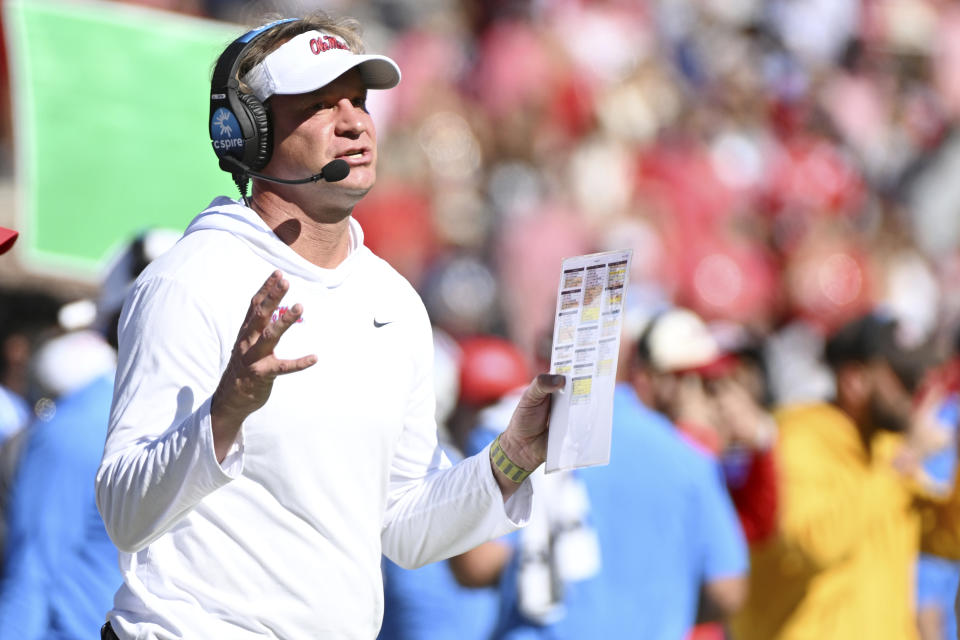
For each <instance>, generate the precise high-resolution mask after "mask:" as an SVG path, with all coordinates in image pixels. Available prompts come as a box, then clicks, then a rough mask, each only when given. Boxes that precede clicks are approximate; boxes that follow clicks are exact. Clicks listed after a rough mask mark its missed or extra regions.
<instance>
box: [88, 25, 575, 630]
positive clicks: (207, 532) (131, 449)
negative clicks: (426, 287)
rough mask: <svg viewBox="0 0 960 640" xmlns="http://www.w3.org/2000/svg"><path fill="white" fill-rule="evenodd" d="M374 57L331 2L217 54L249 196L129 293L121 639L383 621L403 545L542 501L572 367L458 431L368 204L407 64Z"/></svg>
mask: <svg viewBox="0 0 960 640" xmlns="http://www.w3.org/2000/svg"><path fill="white" fill-rule="evenodd" d="M361 52H362V45H361V43H360V40H359V38H358V36H357V32H356V26H355V23H354V22H352V21H344V20H335V19H331V18H328V17H327V16H325V15H322V14H315V15H312V16H309V17H307V18H303V19H292V20H284V21H278V22H275V23H271V24H270V25H266V26H264V27H261V28H259V29H255V30H254V31H251V32H249V33H247V34H245V35H244V36H241V38H239V39H238V40H237V41H235V42H234V43H233V44H231V45H230V46H229V47H228V48H227V49H226V50H225V51H224V53H223V54H222V55H221V57H220V59H219V61H218V64H217V67H216V69H215V71H214V76H213V82H212V91H211V110H210V112H211V123H210V125H211V138H212V139H213V146H214V150H215V151H216V152H217V154H218V156H219V157H220V165H221V168H224V169H225V170H227V171H229V172H230V173H232V174H233V175H234V179H235V181H236V182H237V185H238V187H240V189H241V195H242V196H243V197H242V199H241V200H231V199H229V198H226V197H220V198H217V199H216V200H214V201H213V203H212V204H211V205H210V207H209V208H207V209H206V210H205V211H203V212H202V213H201V214H200V215H199V216H197V218H195V219H194V221H193V222H192V223H191V224H190V225H189V227H188V228H187V230H186V233H185V234H184V236H183V237H182V238H181V239H180V241H179V242H178V243H177V244H176V245H175V246H174V247H173V248H172V249H171V250H169V251H168V252H167V253H166V254H164V255H163V256H161V257H160V258H158V259H157V260H155V261H154V262H153V263H151V264H150V266H149V267H147V269H146V270H145V271H144V272H143V274H142V275H141V276H140V278H139V279H138V280H137V282H136V284H135V285H134V287H133V289H132V290H131V291H130V293H129V294H128V296H127V298H126V302H125V304H124V310H123V314H122V316H121V319H120V328H119V336H120V349H119V362H118V370H117V380H116V389H115V392H114V400H113V407H112V410H111V416H110V426H109V433H108V435H107V441H106V445H105V447H104V453H103V459H102V461H101V465H100V469H99V471H98V473H97V480H96V489H97V504H98V507H99V509H100V513H101V514H102V516H103V520H104V523H105V524H106V528H107V531H108V532H109V534H110V537H111V538H112V539H113V541H114V542H115V543H116V545H117V547H118V548H119V549H120V552H121V553H120V565H121V570H122V573H123V578H124V583H123V586H122V587H121V588H120V590H119V591H118V593H117V595H116V598H115V601H114V608H113V610H112V611H111V612H110V613H109V614H108V616H107V624H106V625H104V629H103V630H102V635H103V637H106V638H124V639H125V638H137V639H146V638H158V639H167V638H231V639H232V640H243V639H245V638H283V639H296V638H367V639H369V638H373V637H375V636H376V634H377V630H378V628H379V626H380V621H381V616H382V609H383V593H382V591H383V590H382V584H381V574H380V555H381V551H382V553H383V554H385V555H386V556H387V557H389V558H391V559H392V560H393V561H395V562H396V563H397V564H399V565H401V566H405V567H415V566H419V565H422V564H425V563H428V562H432V561H435V560H439V559H441V558H445V557H449V556H451V555H455V554H458V553H461V552H463V551H465V550H467V549H470V548H472V547H475V546H477V545H478V544H480V543H482V542H484V541H486V540H489V539H492V538H496V537H498V536H500V535H503V534H504V533H507V532H508V531H510V530H513V529H515V528H516V527H518V526H521V525H522V524H524V522H525V521H526V519H527V518H528V517H529V513H530V503H531V499H532V495H531V489H530V485H529V481H526V480H525V478H526V476H527V475H528V474H529V472H531V471H533V470H534V469H535V468H536V467H538V466H539V465H540V464H541V463H542V462H543V460H544V458H545V453H546V433H547V424H548V417H549V416H548V414H549V407H550V394H551V393H552V392H554V391H556V390H558V389H560V388H561V387H562V385H563V384H564V378H563V377H562V376H555V375H553V376H552V375H547V374H542V375H540V376H538V377H537V378H536V379H535V380H534V381H533V382H532V383H531V385H530V386H529V388H528V389H527V390H526V392H525V394H524V396H523V398H522V400H521V402H520V406H519V407H518V409H517V411H516V413H515V414H514V416H513V419H512V420H511V422H510V425H509V427H508V428H507V429H506V430H505V431H504V432H503V433H502V434H501V436H500V437H499V439H498V441H497V442H495V443H493V444H492V445H491V447H490V448H489V449H488V450H487V451H484V452H483V453H481V454H479V455H477V456H474V457H472V458H468V459H466V460H464V461H462V462H461V463H459V464H457V465H455V466H452V465H451V464H450V462H449V461H448V460H447V458H446V457H445V456H444V455H443V453H442V452H441V450H440V449H439V448H438V446H437V432H436V425H435V422H434V396H433V386H432V379H431V377H432V370H431V369H432V339H431V330H430V324H429V322H428V318H427V314H426V311H425V309H424V307H423V304H422V303H421V301H420V298H419V296H418V295H417V294H416V292H415V291H414V290H413V288H412V287H411V286H410V285H409V284H408V283H407V282H406V280H404V279H403V278H402V277H401V276H400V275H399V274H398V273H397V272H396V271H394V270H393V269H392V268H391V267H390V266H389V265H387V264H386V263H385V262H384V261H383V260H381V259H379V258H377V257H376V256H374V255H373V254H372V253H371V252H370V251H369V250H368V249H367V248H366V247H364V245H363V231H362V230H361V228H360V226H359V225H358V224H357V222H356V221H355V220H353V219H352V217H351V215H350V213H351V210H352V208H353V206H354V205H355V204H356V203H357V202H358V201H359V200H360V199H361V198H362V197H363V196H364V194H366V193H367V191H368V190H369V189H370V188H371V187H372V186H373V184H374V180H375V177H376V160H377V146H376V131H375V129H374V125H373V122H372V120H371V118H370V115H369V114H368V113H367V111H366V109H365V99H366V93H367V90H368V89H386V88H390V87H392V86H394V85H396V84H397V82H399V79H400V72H399V69H397V66H396V64H395V63H394V62H393V61H392V60H390V59H389V58H386V57H383V56H372V55H363V54H362V53H361ZM334 161H336V162H334ZM331 163H332V164H331ZM344 164H345V165H346V167H345V166H344ZM346 168H348V169H349V171H348V172H347V171H345V169H346ZM261 170H262V173H260V171H261ZM344 174H346V175H345V176H344ZM249 177H252V178H253V184H252V192H251V195H250V196H249V197H247V196H246V187H247V179H248V178H249ZM284 181H286V182H284ZM261 282H262V283H263V284H262V286H261V287H260V288H259V290H256V291H255V293H254V295H253V298H252V300H251V299H250V297H249V296H250V294H251V293H252V292H253V291H254V290H255V289H256V286H257V285H258V284H259V283H261ZM287 301H290V302H287Z"/></svg>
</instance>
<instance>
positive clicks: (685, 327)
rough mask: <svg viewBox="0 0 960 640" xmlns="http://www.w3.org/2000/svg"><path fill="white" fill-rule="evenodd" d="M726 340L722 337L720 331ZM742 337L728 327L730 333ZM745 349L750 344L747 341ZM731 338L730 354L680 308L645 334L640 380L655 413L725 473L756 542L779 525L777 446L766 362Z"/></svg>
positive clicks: (662, 316)
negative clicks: (774, 444)
mask: <svg viewBox="0 0 960 640" xmlns="http://www.w3.org/2000/svg"><path fill="white" fill-rule="evenodd" d="M717 331H718V333H719V329H718V330H717ZM734 331H735V328H733V327H727V333H728V334H730V333H732V332H734ZM736 339H739V340H741V341H743V340H746V339H747V338H746V337H745V336H740V337H739V338H736ZM736 339H735V338H732V337H730V336H729V335H728V338H727V340H728V344H727V345H726V347H727V350H726V351H724V350H723V349H721V346H720V342H719V340H718V339H717V337H716V336H715V335H714V333H713V332H712V331H711V330H710V328H709V327H708V326H707V324H706V323H705V322H704V321H703V320H702V319H701V318H700V317H698V316H697V315H696V314H694V313H693V312H691V311H689V310H687V309H683V308H674V309H669V310H666V311H663V312H661V313H659V314H657V315H655V316H654V317H653V318H652V319H651V320H650V322H649V323H648V324H647V326H646V328H645V329H644V331H643V332H642V334H641V336H640V339H639V344H638V349H637V351H638V354H639V358H640V360H641V362H642V363H643V365H644V367H643V370H644V375H638V376H636V380H638V384H640V385H641V386H642V388H643V389H644V396H645V397H647V398H649V402H650V403H651V405H650V406H651V407H652V408H653V409H655V410H658V411H660V412H662V413H664V415H666V416H667V417H668V418H670V419H671V420H672V421H673V422H674V423H675V424H676V425H677V427H678V428H679V429H680V431H681V433H683V434H684V436H686V437H688V438H689V439H690V441H691V442H693V443H694V444H695V445H697V446H698V447H699V448H701V449H702V450H704V451H705V452H706V453H708V454H709V455H710V456H711V457H714V458H715V459H716V460H717V461H718V462H719V463H720V465H721V468H722V470H723V472H724V478H725V480H726V485H727V489H728V490H729V492H730V494H731V497H732V498H733V501H734V505H735V506H736V509H737V513H738V516H739V518H740V523H741V526H742V527H743V530H744V533H745V535H746V538H747V540H748V541H749V542H751V543H752V542H757V541H760V540H762V539H764V538H766V537H767V536H769V535H770V534H771V533H772V531H773V529H774V525H775V518H776V506H777V487H776V476H775V471H774V460H773V454H772V446H773V443H774V440H775V438H776V425H775V423H774V420H773V416H772V415H771V414H770V413H769V412H768V411H767V409H766V399H767V396H768V393H767V385H766V381H765V374H764V371H763V367H764V365H763V362H762V356H761V355H760V354H759V353H756V352H753V353H751V350H750V347H749V344H748V343H746V342H739V343H737V342H735V341H734V340H736Z"/></svg>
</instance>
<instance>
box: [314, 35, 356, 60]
mask: <svg viewBox="0 0 960 640" xmlns="http://www.w3.org/2000/svg"><path fill="white" fill-rule="evenodd" d="M330 49H346V50H347V51H349V50H350V47H348V46H347V45H346V43H345V42H343V41H342V40H340V39H339V38H335V37H333V36H323V37H321V38H313V39H312V40H311V41H310V51H313V53H314V55H316V54H318V53H323V52H324V51H329V50H330Z"/></svg>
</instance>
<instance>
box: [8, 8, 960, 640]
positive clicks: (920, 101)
mask: <svg viewBox="0 0 960 640" xmlns="http://www.w3.org/2000/svg"><path fill="white" fill-rule="evenodd" d="M134 4H140V5H146V6H151V7H154V8H158V9H162V10H167V11H173V12H180V13H185V14H189V15H193V16H199V17H206V18H212V19H216V20H222V21H228V22H236V23H240V24H253V23H255V22H256V19H255V18H256V16H258V15H260V14H262V13H263V12H265V11H267V12H269V11H277V12H280V13H291V12H292V13H296V12H302V11H304V10H309V9H314V8H323V9H326V10H328V11H330V12H332V13H338V14H347V15H352V16H354V17H357V18H359V19H360V21H361V23H362V24H363V25H364V32H365V39H366V42H367V48H368V50H370V51H374V52H382V53H386V54H388V55H390V56H391V57H393V58H394V59H395V60H396V61H397V62H398V64H399V65H400V67H401V69H402V71H403V81H402V82H401V84H400V85H399V86H398V87H397V88H396V89H395V90H392V91H389V92H375V95H372V96H371V98H370V100H369V106H370V109H371V111H372V112H373V113H374V116H375V119H376V122H377V125H378V133H379V140H380V156H379V157H380V166H379V179H378V184H377V186H376V188H375V189H374V190H373V191H372V192H371V193H370V195H369V196H368V197H367V198H366V199H365V200H364V201H362V202H361V203H360V205H359V206H358V207H357V209H356V211H355V216H356V218H357V219H358V220H359V221H360V223H361V224H362V226H363V228H364V232H365V239H366V242H367V244H368V245H369V246H370V248H371V249H372V250H373V251H374V252H375V253H377V254H379V255H381V256H382V257H383V258H385V259H386V260H388V261H389V262H390V263H391V264H392V265H393V266H394V267H395V268H397V269H398V270H399V271H400V272H401V273H402V274H403V275H404V276H406V277H407V278H408V279H409V280H410V281H411V282H412V283H413V284H414V286H415V287H416V288H417V289H418V291H419V292H420V293H421V295H422V297H423V299H424V302H425V303H426V306H427V309H428V311H429V313H430V316H431V319H432V321H433V323H434V325H435V327H436V329H437V334H438V345H439V346H438V353H440V354H441V356H444V355H445V354H446V355H447V356H449V357H448V358H447V359H446V360H442V361H440V360H438V363H439V364H438V374H439V375H438V385H439V386H438V389H439V399H440V401H441V409H442V410H443V411H441V412H440V415H441V417H442V418H443V419H444V420H445V421H447V420H449V424H448V425H447V427H448V428H447V431H446V436H447V440H448V444H449V445H450V446H451V448H452V449H453V450H458V451H459V452H460V453H469V449H470V447H469V444H468V442H469V436H470V434H471V433H472V432H473V429H474V428H475V426H476V422H477V411H478V410H479V407H480V406H481V405H490V404H492V403H495V402H496V401H498V400H500V399H501V397H502V396H504V395H507V394H508V392H509V391H510V390H511V387H512V386H515V385H516V384H517V383H518V380H519V379H520V378H521V377H522V376H518V375H517V374H516V372H517V371H518V370H522V371H523V372H524V373H523V375H524V376H526V375H528V374H530V373H531V372H533V371H535V370H537V369H538V368H542V367H543V365H544V362H547V363H548V362H549V338H550V336H551V331H552V322H553V315H554V312H555V304H556V288H557V279H558V277H559V273H558V270H559V265H560V260H561V258H564V257H569V256H573V255H579V254H584V253H590V252H594V251H602V250H608V249H609V250H612V249H624V248H632V249H633V252H634V253H633V262H632V271H631V273H630V276H629V277H630V289H629V292H628V294H627V306H628V313H627V314H626V321H625V329H626V331H625V335H624V343H625V345H626V346H627V348H628V349H627V351H628V355H627V356H622V358H621V359H622V361H623V362H621V364H622V365H623V364H625V362H626V361H627V360H631V359H632V357H633V356H632V354H630V353H629V349H633V348H635V347H636V344H637V341H638V340H640V338H641V336H642V334H643V331H644V327H646V326H647V325H648V324H649V322H650V319H651V318H654V317H656V315H657V314H658V313H661V312H663V311H664V310H666V309H670V308H673V307H683V308H685V309H689V310H691V311H692V312H693V313H694V314H696V316H697V317H699V318H700V319H702V320H703V322H704V324H705V326H706V327H707V328H708V329H709V332H710V334H711V336H712V339H714V340H715V341H716V344H717V348H718V349H719V350H720V351H721V352H724V353H734V352H737V353H747V352H749V353H750V354H752V357H754V358H755V362H757V363H759V365H760V368H759V371H760V372H761V373H760V375H761V376H762V378H763V381H762V384H761V386H760V391H759V392H757V393H756V394H755V400H756V404H758V405H760V406H762V407H763V408H764V409H771V410H772V409H774V408H776V407H779V406H783V405H787V404H792V403H797V402H813V401H823V400H829V399H831V398H833V397H834V395H835V380H834V376H833V372H832V371H831V369H830V367H828V366H827V365H826V363H825V361H824V345H825V342H826V340H827V339H828V338H829V337H830V336H832V335H833V334H834V333H835V332H836V331H837V330H838V329H839V328H841V327H842V326H844V325H846V324H847V323H848V322H850V321H853V320H856V319H858V318H861V317H863V316H864V315H865V314H869V313H873V314H882V315H884V317H890V318H895V319H896V320H897V323H898V327H899V329H898V339H899V340H900V341H901V342H902V343H903V345H905V348H913V347H917V346H919V345H924V346H926V347H929V348H930V349H931V350H932V352H933V353H934V354H935V355H934V356H933V357H932V358H931V360H930V366H931V367H933V366H934V365H935V364H936V363H942V362H946V361H949V359H950V358H951V357H953V355H954V351H955V338H956V336H957V334H958V328H960V130H958V127H957V124H958V123H960V3H957V2H954V1H953V0H461V1H454V0H370V1H368V2H349V1H346V0H339V1H337V0H331V1H329V2H292V1H291V2H273V3H262V2H261V3H249V2H241V1H239V0H144V1H142V2H135V3H134ZM0 87H9V82H8V81H7V79H6V78H5V80H4V82H3V83H0ZM3 102H4V104H7V105H9V96H8V95H7V96H4V98H3ZM15 138H16V131H15V129H14V126H13V123H12V121H11V118H10V110H9V107H7V108H5V109H3V110H0V152H2V153H0V169H2V170H3V173H4V176H5V177H4V180H5V181H7V182H10V181H12V180H13V178H12V176H13V170H14V168H15V167H14V166H13V156H12V149H13V145H14V142H15ZM210 161H211V162H213V155H212V154H211V156H210ZM14 186H15V185H14ZM215 195H218V194H215V193H211V194H210V196H211V198H212V197H213V196H215ZM230 195H233V194H230ZM196 204H197V209H196V210H197V211H200V210H201V209H202V208H203V207H204V206H205V205H206V202H198V203H196ZM11 206H12V204H11ZM5 219H7V218H5ZM143 244H144V243H143V242H141V243H140V249H141V254H142V249H143ZM14 259H15V258H14V257H12V256H6V257H4V258H3V259H0V272H3V271H4V270H5V269H7V270H8V273H7V276H5V277H3V278H2V279H0V280H2V282H3V291H2V297H0V340H2V341H3V342H2V352H0V355H2V358H0V364H2V366H3V369H2V376H3V377H2V378H0V384H2V385H3V388H5V389H6V391H7V393H10V394H17V395H18V396H20V397H21V398H23V399H24V400H26V404H25V405H22V404H17V406H21V407H22V406H26V407H28V408H29V411H27V412H23V411H22V410H21V412H20V414H19V415H17V416H16V417H8V418H4V420H0V423H2V424H3V425H5V426H4V429H6V431H5V432H2V433H0V438H5V437H9V436H12V435H13V434H16V433H20V432H22V433H28V431H29V429H30V428H32V427H27V426H26V425H35V424H37V423H38V422H39V423H42V422H43V421H45V420H49V419H50V418H51V412H53V413H55V412H56V402H55V399H56V397H59V396H60V395H62V394H64V393H67V392H68V391H71V390H75V389H77V388H79V387H82V386H83V384H84V383H85V382H89V380H92V379H94V378H95V377H97V376H99V375H101V374H102V373H103V371H104V367H105V366H106V367H107V368H109V367H108V365H103V363H102V361H101V360H100V359H98V357H94V356H92V355H90V354H92V353H94V352H83V351H78V352H76V353H81V354H87V355H81V356H78V355H66V356H64V355H62V353H61V355H60V356H59V357H58V358H54V359H52V360H51V358H50V356H49V354H48V356H47V359H46V360H41V359H40V357H39V355H38V354H42V353H43V347H44V346H45V345H48V344H49V341H50V340H51V339H54V338H59V337H62V335H63V333H64V332H66V331H69V330H77V329H81V328H90V327H93V328H94V329H97V328H99V329H101V330H103V329H104V327H105V326H106V325H105V324H104V323H103V322H101V323H100V324H99V325H98V324H97V322H96V320H97V318H98V313H99V315H100V320H101V321H102V320H103V318H102V316H103V314H104V313H106V312H114V311H115V305H116V304H117V303H116V301H115V300H113V301H112V302H110V303H109V304H107V305H106V307H104V304H106V303H105V302H104V300H105V297H109V295H106V294H108V293H110V292H111V291H112V293H113V294H114V297H116V292H117V291H121V292H122V291H123V282H122V281H123V279H122V278H121V281H120V282H119V283H118V282H116V281H114V282H112V283H110V284H109V285H108V286H107V287H105V289H106V293H100V292H97V291H96V290H95V288H94V287H90V286H89V285H84V284H83V283H77V282H74V281H73V280H71V277H70V274H67V273H64V274H62V277H58V276H57V274H53V275H51V274H44V276H43V277H42V278H37V277H33V276H31V277H29V278H25V279H24V280H23V281H22V282H21V281H17V279H16V278H13V277H11V276H10V275H9V274H10V273H11V271H9V270H10V269H12V268H13V267H12V266H9V267H8V266H6V265H4V264H3V261H4V260H11V261H12V260H14ZM140 261H141V262H142V261H143V259H142V255H141V260H140ZM12 264H13V263H12V262H11V265H12ZM114 266H115V264H114ZM124 274H125V277H127V278H128V277H130V276H131V275H135V274H131V273H130V271H129V270H127V271H125V272H124ZM23 282H28V283H29V284H30V286H29V287H26V286H23ZM98 296H99V298H100V308H99V310H98V307H97V304H96V303H93V304H90V305H87V306H84V305H83V304H80V305H77V304H69V303H75V302H76V301H77V300H78V299H79V298H83V297H92V298H97V297H98ZM65 305H66V306H65ZM111 305H113V306H111ZM104 308H106V309H107V311H104ZM478 336H487V337H494V338H498V339H502V340H505V341H507V342H508V343H509V345H510V347H509V348H510V349H513V350H514V353H515V354H518V355H517V356H516V357H517V358H519V360H520V364H517V363H516V361H515V360H513V361H511V362H513V363H514V364H512V365H510V366H507V365H504V364H503V361H502V360H500V361H498V360H496V358H493V360H492V362H494V364H492V365H491V364H490V363H491V360H484V359H483V358H473V359H471V358H468V357H465V356H464V354H465V353H466V351H464V347H463V345H464V344H465V343H467V342H468V341H469V340H472V339H476V338H477V337H478ZM648 337H649V336H648ZM84 346H85V347H90V345H89V344H88V343H85V345H81V346H78V347H77V348H83V347H84ZM473 346H475V345H473V343H471V347H470V348H473ZM96 353H100V350H99V347H97V348H96ZM107 360H109V358H107ZM51 363H52V364H51ZM80 364H83V365H89V367H87V368H86V369H84V371H80V372H78V373H77V375H76V377H75V378H71V377H70V376H69V375H67V374H65V373H63V372H64V371H65V370H68V369H69V370H70V371H73V370H74V368H83V367H79V365H80ZM55 383H56V384H55ZM13 404H14V403H12V402H11V406H13ZM0 410H2V407H0ZM11 415H12V414H11ZM0 416H2V413H0ZM668 417H671V418H675V416H668ZM955 419H956V418H955V416H954V418H953V420H954V425H953V426H955ZM706 438H707V439H708V440H709V439H710V436H707V437H706ZM950 438H952V439H955V436H954V435H951V436H950ZM715 439H716V438H714V440H715ZM701 440H703V438H702V437H701ZM953 441H954V440H951V442H953ZM952 446H955V444H954V445H952ZM613 447H614V449H616V447H617V440H616V439H615V440H614V442H613ZM708 448H709V447H708ZM716 448H717V446H716V443H714V446H713V449H714V453H716ZM720 448H721V450H722V448H723V447H722V445H721V446H720ZM7 449H8V450H9V449H10V448H9V447H8V448H7ZM722 453H723V452H722V451H721V454H722ZM0 471H2V470H0ZM6 473H7V478H6V479H5V480H3V478H2V476H3V474H2V473H0V480H3V482H6V483H7V485H8V486H9V485H10V484H13V483H14V478H15V475H16V463H15V462H14V463H11V466H10V467H9V470H8V471H7V472H6ZM0 484H2V483H0ZM91 485H92V480H91ZM738 506H739V505H738ZM768 506H770V508H771V509H772V508H773V506H772V505H768ZM771 526H772V525H771ZM746 537H747V539H748V540H749V539H750V538H751V535H750V531H747V536H746ZM749 541H751V542H752V540H749ZM601 551H602V550H601ZM877 561H878V562H882V559H877ZM642 579H643V577H642V576H638V577H637V580H638V581H639V580H642ZM468 582H469V580H468ZM452 585H453V583H452V582H451V588H455V587H453V586H452ZM457 588H458V587H457ZM948 589H949V587H948ZM952 589H953V590H954V591H955V589H956V586H955V582H954V583H953V587H952ZM911 593H912V591H911ZM949 600H950V602H951V603H952V594H951V597H950V598H949ZM387 606H388V613H389V607H390V599H389V598H388V603H387ZM397 606H400V605H397ZM437 606H438V607H439V606H440V605H437ZM911 606H913V605H911ZM944 606H945V605H944ZM949 608H950V609H951V610H952V606H951V607H949ZM941 609H943V606H941ZM494 610H495V608H493V609H488V612H490V615H491V616H492V615H494V613H493V611H494ZM434 615H435V616H436V618H435V619H439V613H437V612H434ZM938 615H943V616H947V615H949V612H945V611H940V612H939V613H938ZM938 620H939V618H938ZM491 624H492V623H491ZM938 624H939V623H938ZM944 624H945V623H944ZM944 624H939V626H937V625H934V626H933V627H932V628H934V629H939V630H940V632H941V633H943V634H946V633H948V632H947V631H944V629H945V628H946V627H945V626H944ZM714 633H719V634H721V636H714V637H722V634H723V633H724V632H723V631H722V630H721V631H718V630H716V629H714ZM924 633H925V634H927V635H924V638H925V640H926V639H927V638H933V637H938V636H936V635H929V634H931V633H937V632H936V631H933V632H932V631H929V630H925V631H924ZM4 637H5V636H4ZM11 637H13V636H11ZM22 637H26V636H22ZM38 637H39V636H38ZM405 637H418V636H416V635H407V636H405ZM422 637H427V636H422ZM438 637H440V636H438ZM458 637H459V638H460V640H466V638H465V637H464V636H463V635H459V636H458ZM524 637H526V636H524ZM544 637H553V636H544ZM558 637H560V636H558ZM901 637H906V636H901ZM939 637H947V636H946V635H941V636H939Z"/></svg>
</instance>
